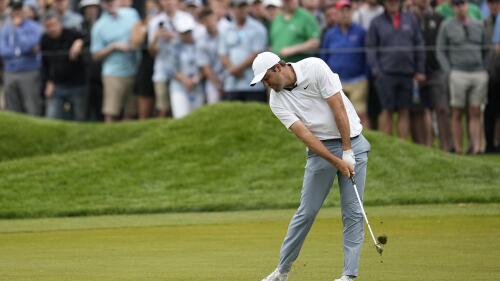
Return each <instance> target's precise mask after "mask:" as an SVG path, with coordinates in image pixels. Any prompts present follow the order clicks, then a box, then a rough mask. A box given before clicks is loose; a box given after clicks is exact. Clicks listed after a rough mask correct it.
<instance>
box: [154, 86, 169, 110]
mask: <svg viewBox="0 0 500 281" xmlns="http://www.w3.org/2000/svg"><path fill="white" fill-rule="evenodd" d="M154 86H155V108H156V109H157V110H159V111H163V112H168V111H170V97H169V90H168V85H167V82H155V84H154Z"/></svg>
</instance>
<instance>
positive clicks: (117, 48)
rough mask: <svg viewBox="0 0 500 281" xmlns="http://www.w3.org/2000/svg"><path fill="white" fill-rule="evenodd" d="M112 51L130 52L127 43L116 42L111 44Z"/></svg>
mask: <svg viewBox="0 0 500 281" xmlns="http://www.w3.org/2000/svg"><path fill="white" fill-rule="evenodd" d="M113 50H115V51H119V52H128V51H130V46H129V45H128V44H127V43H123V42H117V43H114V44H113Z"/></svg>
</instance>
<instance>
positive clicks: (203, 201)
mask: <svg viewBox="0 0 500 281" xmlns="http://www.w3.org/2000/svg"><path fill="white" fill-rule="evenodd" d="M1 118H2V119H3V115H2V117H1ZM0 122H2V121H1V120H0ZM29 122H33V123H35V124H36V123H40V124H39V125H40V126H41V127H44V126H45V127H47V128H51V129H53V131H52V132H59V131H60V130H63V129H62V128H61V127H64V126H69V127H71V128H70V129H69V131H70V132H73V136H76V137H75V138H77V140H75V145H74V147H71V145H69V146H66V148H64V149H53V148H52V146H53V145H57V144H58V143H59V141H58V139H57V134H56V133H52V134H53V135H55V136H52V137H51V138H49V139H50V140H47V141H46V144H47V145H45V146H40V147H41V148H40V149H37V150H35V151H32V152H30V153H31V155H37V156H36V157H31V158H21V159H12V158H14V157H13V156H12V157H11V158H10V159H12V160H10V161H3V162H0V178H1V179H2V181H1V182H0V217H10V218H11V217H40V216H72V215H91V214H109V213H145V212H165V211H201V210H205V211H206V210H209V211H215V210H238V209H265V208H286V207H293V206H296V205H297V201H298V197H299V194H300V186H301V180H302V174H303V166H304V147H303V145H302V144H301V143H300V142H298V141H296V140H295V139H294V137H293V136H292V135H291V134H289V133H287V132H286V130H285V129H283V127H282V126H281V125H280V124H279V122H278V121H277V120H276V119H274V117H273V116H272V114H271V113H270V111H269V110H268V108H267V107H266V106H264V105H255V104H254V105H242V104H221V105H217V106H213V107H204V108H202V109H201V110H199V111H197V112H196V113H194V114H193V115H191V116H189V117H188V118H185V119H182V120H179V121H169V122H166V121H164V120H157V121H149V122H146V123H137V122H136V123H129V124H120V125H117V126H105V125H83V126H82V125H76V124H74V125H65V124H61V123H54V122H46V121H29ZM59 126H61V127H59ZM52 127H55V128H52ZM39 130H40V131H41V132H42V134H43V133H46V131H48V130H43V129H39ZM72 130H74V131H72ZM31 131H35V132H36V130H31ZM78 131H80V133H74V132H78ZM83 132H85V133H88V134H89V135H88V137H87V141H81V140H78V139H79V138H81V136H80V135H81V134H83ZM122 132H125V133H124V134H125V137H120V133H122ZM10 134H12V136H14V135H17V133H16V134H14V133H10ZM23 134H24V135H27V137H28V138H29V137H30V135H29V132H25V131H24V132H22V133H19V135H23ZM102 134H106V135H107V136H108V138H107V141H104V140H101V137H102ZM127 134H128V135H127ZM68 135H71V134H70V133H68ZM366 136H367V137H368V139H369V140H370V142H371V144H372V152H371V155H370V163H369V172H368V185H367V190H366V203H367V204H372V205H373V204H413V203H442V202H499V201H500V188H499V186H500V177H498V175H499V174H500V164H499V161H498V158H488V159H483V158H468V157H459V156H454V155H448V154H444V153H442V152H440V151H437V150H432V149H428V148H424V147H420V146H415V145H413V144H410V143H408V142H402V141H400V140H397V139H394V138H389V137H386V136H384V135H381V134H378V133H373V132H367V133H366ZM40 139H42V137H41V136H40V135H39V134H36V133H35V134H34V136H33V140H34V141H33V142H35V143H38V142H41V140H40ZM43 139H45V138H43ZM97 139H99V140H97ZM71 140H74V138H72V137H70V136H69V137H68V138H67V139H66V141H67V142H69V141H71ZM44 141H45V140H44ZM26 142H28V141H26ZM42 142H43V141H42ZM29 145H30V144H29V143H22V145H16V142H12V143H11V145H10V146H8V147H5V146H3V147H1V149H2V150H0V154H3V152H4V151H10V150H18V149H19V150H22V149H23V147H27V146H29ZM72 149H74V150H75V151H69V150H72ZM65 151H68V152H67V153H63V152H65ZM44 154H47V155H44ZM11 155H16V152H12V153H11ZM27 155H30V154H26V155H23V156H27ZM337 193H338V192H333V194H334V199H333V200H332V199H330V200H328V203H327V204H330V205H332V204H337V202H338V200H337V198H338V195H337Z"/></svg>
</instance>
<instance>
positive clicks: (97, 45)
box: [90, 24, 106, 53]
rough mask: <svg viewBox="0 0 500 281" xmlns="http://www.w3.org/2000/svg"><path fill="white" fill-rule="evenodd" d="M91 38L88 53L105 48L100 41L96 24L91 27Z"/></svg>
mask: <svg viewBox="0 0 500 281" xmlns="http://www.w3.org/2000/svg"><path fill="white" fill-rule="evenodd" d="M91 36H92V37H91V39H90V52H91V53H97V52H99V51H100V50H102V49H104V48H105V47H106V46H105V44H104V41H103V40H102V38H101V36H100V31H99V25H98V24H96V25H94V27H92V35H91Z"/></svg>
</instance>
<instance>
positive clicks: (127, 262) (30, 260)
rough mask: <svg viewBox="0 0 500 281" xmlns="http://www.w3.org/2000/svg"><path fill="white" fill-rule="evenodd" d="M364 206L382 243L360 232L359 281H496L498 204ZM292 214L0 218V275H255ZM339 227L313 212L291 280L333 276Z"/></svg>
mask: <svg viewBox="0 0 500 281" xmlns="http://www.w3.org/2000/svg"><path fill="white" fill-rule="evenodd" d="M368 212H369V213H370V220H371V222H372V227H374V231H375V232H376V233H386V234H387V235H388V237H389V239H388V244H387V246H386V247H385V251H384V256H383V259H382V260H383V263H381V262H380V261H381V259H380V258H379V257H378V255H377V254H376V253H375V250H374V249H373V246H372V245H371V242H370V240H369V237H368V233H366V235H365V244H364V249H363V251H362V255H361V264H360V278H359V279H357V280H359V281H368V280H371V281H396V280H397V281H419V280H433V281H449V280H454V281H468V280H497V278H498V276H499V274H500V267H499V265H498V259H499V253H500V219H499V218H500V205H498V204H492V205H466V206H457V205H440V206H433V205H426V206H404V207H399V206H398V207H368ZM292 214H293V210H279V211H252V212H236V213H232V212H226V213H211V214H206V213H201V214H200V213H196V214H168V215H142V216H106V217H88V218H57V219H41V220H8V221H5V220H4V221H1V220H0V224H1V228H0V238H1V239H0V252H1V253H2V255H0V272H1V273H2V274H1V275H0V280H9V281H18V280H19V281H21V280H31V281H45V280H47V281H49V280H50V281H62V280H65V281H69V280H88V281H93V280H109V281H112V280H120V281H125V280H134V281H139V280H155V281H157V280H168V281H188V280H189V281H197V280H203V281H226V280H227V281H229V280H231V281H234V280H241V281H247V280H261V279H262V277H264V276H265V275H266V274H267V273H269V272H270V271H271V270H272V269H273V268H274V266H275V264H276V262H277V258H278V251H279V247H280V245H281V242H282V239H283V235H284V233H285V231H286V227H287V224H288V221H289V219H290V217H291V215H292ZM200 218H203V219H200ZM381 220H383V224H381V223H380V221H381ZM47 224H49V225H51V227H50V228H47ZM19 225H24V228H22V229H20V228H19ZM340 229H341V226H340V216H339V210H338V209H323V210H321V212H320V214H319V217H318V220H317V222H316V224H315V225H314V227H313V229H312V231H311V233H310V235H309V237H308V239H307V240H306V242H305V244H304V248H303V250H302V252H301V255H300V256H299V259H298V260H297V262H296V263H295V266H294V268H293V271H292V273H291V275H290V279H289V280H290V281H299V280H300V281H317V280H332V279H333V277H337V276H338V274H339V273H340V270H341V268H342V254H341V250H342V248H341V241H342V240H341V231H340ZM9 231H17V232H11V233H7V232H9ZM19 231H21V232H19Z"/></svg>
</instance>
